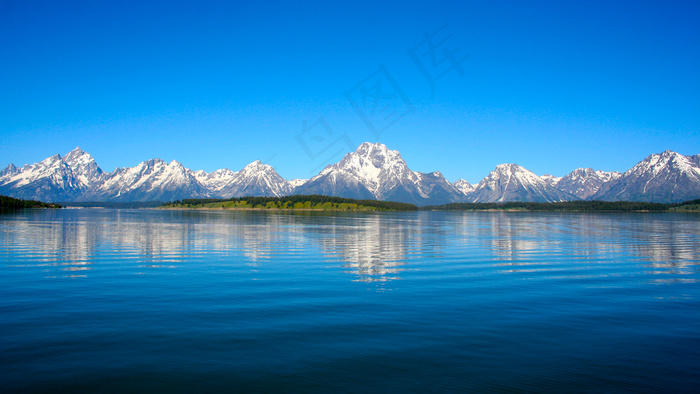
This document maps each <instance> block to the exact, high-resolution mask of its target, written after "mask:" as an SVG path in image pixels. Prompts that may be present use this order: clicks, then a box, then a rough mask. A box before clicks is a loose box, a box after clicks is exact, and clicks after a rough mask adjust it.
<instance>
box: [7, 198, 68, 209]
mask: <svg viewBox="0 0 700 394" xmlns="http://www.w3.org/2000/svg"><path fill="white" fill-rule="evenodd" d="M25 208H61V206H60V205H59V204H53V203H45V202H41V201H34V200H20V199H19V198H13V197H7V196H0V211H13V210H15V209H25Z"/></svg>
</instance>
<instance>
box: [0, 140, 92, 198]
mask: <svg viewBox="0 0 700 394" xmlns="http://www.w3.org/2000/svg"><path fill="white" fill-rule="evenodd" d="M101 174H102V170H100V169H99V167H97V164H96V163H95V161H94V159H93V158H92V156H90V155H89V154H87V153H85V152H83V151H82V150H81V149H80V148H76V149H74V150H73V151H71V152H70V153H68V155H66V157H65V158H62V157H61V155H53V156H51V157H48V158H46V159H44V160H43V161H41V162H39V163H34V164H27V165H24V166H22V167H21V168H17V167H15V165H14V164H10V165H9V166H7V168H5V169H4V170H3V171H2V173H0V194H4V195H10V196H13V197H16V198H24V199H30V200H42V201H72V200H74V199H77V198H79V197H80V196H81V195H82V194H83V193H84V192H85V191H86V190H88V189H89V188H90V187H91V186H92V185H93V183H94V182H95V181H97V180H99V178H100V177H101Z"/></svg>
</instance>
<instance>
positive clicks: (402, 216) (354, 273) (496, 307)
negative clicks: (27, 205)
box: [0, 209, 700, 392]
mask: <svg viewBox="0 0 700 394" xmlns="http://www.w3.org/2000/svg"><path fill="white" fill-rule="evenodd" d="M698 387H700V215H692V214H654V213H628V214H592V213H587V214H570V213H567V214H562V213H522V212H520V213H519V212H466V213H450V212H411V213H381V214H374V213H360V214H356V213H351V214H340V213H336V214H322V213H312V212H297V213H281V212H251V211H237V212H230V211H229V212H224V211H160V210H106V209H74V210H71V209H64V210H31V211H24V212H19V213H13V214H6V215H1V216H0V391H4V392H14V391H31V392H61V391H64V392H127V391H128V392H142V391H160V392H212V391H237V392H261V391H282V392H329V391H330V392H426V391H429V392H455V391H468V392H474V391H478V392H501V391H516V392H563V391H566V392H632V391H634V392H640V391H641V392H694V391H695V392H697V389H698Z"/></svg>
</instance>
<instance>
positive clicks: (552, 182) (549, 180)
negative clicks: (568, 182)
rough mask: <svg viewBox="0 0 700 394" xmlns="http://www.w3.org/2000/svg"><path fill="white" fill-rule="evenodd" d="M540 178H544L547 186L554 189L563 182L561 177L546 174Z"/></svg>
mask: <svg viewBox="0 0 700 394" xmlns="http://www.w3.org/2000/svg"><path fill="white" fill-rule="evenodd" d="M540 178H542V180H543V181H545V183H546V184H548V185H549V186H552V187H557V182H559V181H560V180H561V177H560V176H554V175H549V174H544V175H542V176H541V177H540Z"/></svg>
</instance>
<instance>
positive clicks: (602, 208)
mask: <svg viewBox="0 0 700 394" xmlns="http://www.w3.org/2000/svg"><path fill="white" fill-rule="evenodd" d="M421 209H422V210H428V211H487V210H489V211H493V210H497V211H534V212H550V211H551V212H691V211H700V200H693V201H686V202H682V203H676V204H662V203H656V202H638V201H566V202H550V203H546V202H505V203H454V204H446V205H437V206H435V205H432V206H426V207H422V208H421Z"/></svg>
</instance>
